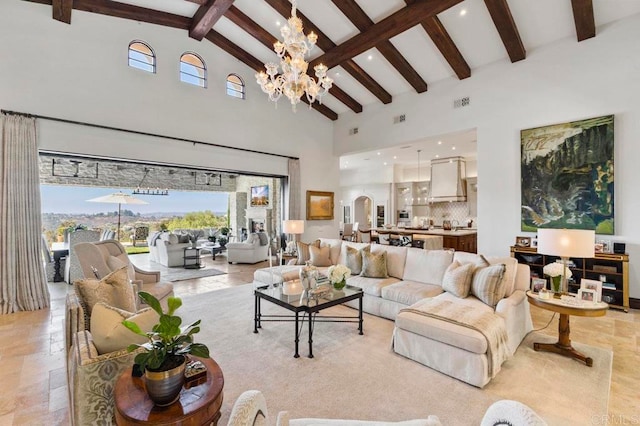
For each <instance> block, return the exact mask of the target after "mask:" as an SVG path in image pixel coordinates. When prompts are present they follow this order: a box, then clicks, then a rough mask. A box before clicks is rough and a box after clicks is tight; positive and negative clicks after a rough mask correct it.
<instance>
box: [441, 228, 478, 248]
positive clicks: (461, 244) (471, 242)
mask: <svg viewBox="0 0 640 426" xmlns="http://www.w3.org/2000/svg"><path fill="white" fill-rule="evenodd" d="M453 232H455V231H453ZM442 245H443V246H444V248H445V249H454V250H455V251H466V252H469V253H477V251H478V234H475V233H474V234H468V235H452V234H444V235H442Z"/></svg>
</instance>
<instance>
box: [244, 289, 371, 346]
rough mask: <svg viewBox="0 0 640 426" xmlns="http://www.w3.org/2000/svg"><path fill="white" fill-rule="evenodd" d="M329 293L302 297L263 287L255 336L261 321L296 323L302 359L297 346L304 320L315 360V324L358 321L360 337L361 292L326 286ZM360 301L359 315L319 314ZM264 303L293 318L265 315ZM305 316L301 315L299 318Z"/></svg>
mask: <svg viewBox="0 0 640 426" xmlns="http://www.w3.org/2000/svg"><path fill="white" fill-rule="evenodd" d="M327 288H328V291H326V292H324V293H322V294H319V295H317V296H311V297H303V296H302V295H301V294H287V290H286V287H284V286H283V285H282V284H280V285H279V286H277V287H269V286H262V287H258V288H256V289H255V290H254V296H255V305H254V330H253V332H254V333H257V332H258V329H259V328H262V322H270V321H292V322H294V323H295V340H294V341H295V353H294V355H293V357H294V358H299V357H300V354H299V353H298V343H299V342H300V334H301V332H302V328H303V325H304V322H305V320H306V321H307V323H308V326H309V358H313V327H314V325H315V323H316V322H353V323H355V322H357V323H358V331H359V334H361V335H362V334H363V331H362V289H360V288H358V287H352V286H346V287H344V288H343V289H342V290H335V289H334V288H333V287H330V286H329V285H327ZM356 299H357V300H358V315H357V316H321V315H318V313H319V312H320V311H322V310H324V309H327V308H330V307H332V306H336V305H341V304H343V303H345V302H349V301H351V300H356ZM263 300H265V301H267V302H270V303H273V304H275V305H278V306H281V307H283V308H284V309H287V310H289V311H291V312H293V315H265V314H263V313H262V309H261V303H262V301H263ZM300 314H302V315H300Z"/></svg>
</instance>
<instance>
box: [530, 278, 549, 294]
mask: <svg viewBox="0 0 640 426" xmlns="http://www.w3.org/2000/svg"><path fill="white" fill-rule="evenodd" d="M546 287H547V280H545V279H544V278H531V292H532V293H533V294H538V293H540V290H542V289H543V288H546Z"/></svg>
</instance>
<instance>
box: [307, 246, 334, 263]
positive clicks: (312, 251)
mask: <svg viewBox="0 0 640 426" xmlns="http://www.w3.org/2000/svg"><path fill="white" fill-rule="evenodd" d="M309 255H310V256H309V257H310V259H311V264H312V265H313V266H331V248H330V247H316V246H309Z"/></svg>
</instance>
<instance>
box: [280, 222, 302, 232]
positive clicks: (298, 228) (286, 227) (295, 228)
mask: <svg viewBox="0 0 640 426" xmlns="http://www.w3.org/2000/svg"><path fill="white" fill-rule="evenodd" d="M282 230H283V231H284V233H285V234H303V233H304V220H284V221H282Z"/></svg>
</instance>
